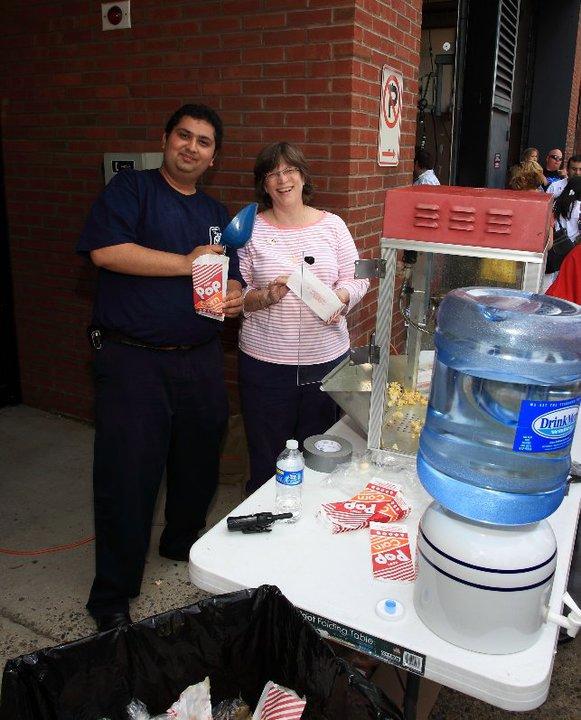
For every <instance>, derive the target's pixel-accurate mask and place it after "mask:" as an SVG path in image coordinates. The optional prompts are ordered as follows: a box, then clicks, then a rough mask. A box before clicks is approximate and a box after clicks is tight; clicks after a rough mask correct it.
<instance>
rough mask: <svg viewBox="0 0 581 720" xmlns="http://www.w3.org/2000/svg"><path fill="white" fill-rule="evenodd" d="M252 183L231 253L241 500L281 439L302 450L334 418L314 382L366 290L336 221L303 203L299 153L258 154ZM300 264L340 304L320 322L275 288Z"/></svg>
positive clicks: (344, 337)
mask: <svg viewBox="0 0 581 720" xmlns="http://www.w3.org/2000/svg"><path fill="white" fill-rule="evenodd" d="M254 183H255V190H256V197H257V199H258V200H259V202H261V203H262V205H263V206H264V208H265V209H264V211H263V212H261V213H260V214H259V215H258V216H257V219H256V223H255V226H254V232H253V234H252V238H251V240H250V241H249V242H248V243H247V244H246V245H245V247H244V248H242V249H241V250H239V258H240V271H241V273H242V276H243V278H244V280H245V282H246V283H247V285H246V288H245V290H244V313H243V319H242V324H241V328H240V334H239V348H240V352H239V361H238V369H239V387H240V398H241V407H242V416H243V420H244V427H245V430H246V437H247V441H248V451H249V456H250V473H251V476H250V480H249V482H248V484H247V491H248V492H249V493H250V492H254V491H255V490H256V489H257V488H259V487H260V486H261V485H263V484H264V483H265V482H266V481H267V480H268V479H269V478H270V477H272V475H273V474H274V471H275V463H276V458H277V456H278V454H279V453H280V451H281V450H282V449H283V448H284V444H285V442H286V440H288V439H289V438H294V439H296V440H298V441H299V443H300V444H302V443H303V442H304V441H305V439H306V438H307V437H309V436H310V435H316V434H320V433H324V432H325V431H326V430H328V428H329V427H330V426H331V425H332V424H333V423H334V422H336V420H337V419H338V412H337V410H338V409H337V406H336V404H335V402H334V401H333V400H332V399H331V397H330V396H329V395H328V394H327V393H325V392H322V391H321V386H320V385H321V383H320V381H321V380H322V378H324V377H325V375H327V374H328V373H329V372H330V371H331V370H332V369H333V368H334V367H335V366H336V365H338V364H339V363H340V362H341V361H342V360H343V359H344V358H345V357H347V355H348V352H349V332H348V330H347V321H346V318H345V315H346V314H347V313H348V312H349V311H350V310H351V309H352V308H353V307H354V306H355V305H356V304H357V303H358V302H359V301H360V300H361V298H362V297H363V295H364V294H365V292H366V291H367V288H368V286H369V282H368V281H367V280H356V279H355V278H354V269H355V266H354V263H355V261H356V260H357V259H358V253H357V249H356V247H355V243H354V242H353V238H352V237H351V233H350V232H349V230H348V229H347V226H346V225H345V223H344V222H343V220H341V218H340V217H338V216H337V215H334V214H332V213H330V212H326V211H323V210H318V209H317V208H315V207H313V206H312V205H311V204H310V203H311V199H312V196H313V182H312V178H311V171H310V169H309V166H308V164H307V161H306V159H305V156H304V155H303V153H302V151H301V150H300V148H298V147H297V146H296V145H293V144H291V143H288V142H277V143H274V144H271V145H268V146H267V147H265V148H264V149H263V150H262V151H261V152H260V153H259V155H258V157H257V159H256V163H255V165H254ZM304 261H308V262H310V264H309V269H310V271H311V272H313V273H314V274H315V275H316V276H317V277H318V279H319V280H321V281H322V282H323V283H325V285H327V286H328V287H330V288H332V290H333V291H334V293H335V294H336V295H337V297H338V298H339V300H340V301H341V303H342V304H343V307H342V310H341V311H340V312H338V313H336V314H335V316H333V317H332V318H331V319H330V320H329V321H328V322H327V323H325V322H323V320H321V319H320V318H319V317H318V316H317V315H316V314H315V313H314V312H313V311H312V310H311V309H310V308H309V307H308V306H307V305H306V304H305V303H303V302H302V300H300V299H299V298H298V297H297V296H296V295H295V294H293V293H291V292H289V289H288V287H287V286H286V284H285V283H286V280H287V279H288V276H289V275H290V274H291V273H292V272H293V271H294V270H295V269H297V268H299V267H301V265H302V263H303V262H304Z"/></svg>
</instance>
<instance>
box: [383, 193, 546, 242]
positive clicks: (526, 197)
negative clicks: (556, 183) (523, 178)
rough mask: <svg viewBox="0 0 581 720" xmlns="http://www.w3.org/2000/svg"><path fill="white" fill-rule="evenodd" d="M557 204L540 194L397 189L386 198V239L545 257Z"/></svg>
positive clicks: (384, 228) (384, 220) (384, 219)
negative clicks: (511, 251) (473, 247)
mask: <svg viewBox="0 0 581 720" xmlns="http://www.w3.org/2000/svg"><path fill="white" fill-rule="evenodd" d="M553 199H554V198H553V196H552V195H550V194H548V193H544V192H538V191H536V190H529V191H516V190H498V189H490V188H472V187H455V186H448V185H415V186H411V187H402V188H394V189H393V190H388V191H387V192H386V194H385V211H384V217H383V237H385V238H397V239H401V240H418V241H424V242H435V243H445V244H451V245H468V246H479V247H488V248H503V249H511V250H526V251H529V252H539V253H542V252H543V251H544V249H545V245H546V241H547V235H548V232H549V228H550V227H551V223H552V213H551V205H552V200H553Z"/></svg>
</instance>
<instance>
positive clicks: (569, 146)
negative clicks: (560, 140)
mask: <svg viewBox="0 0 581 720" xmlns="http://www.w3.org/2000/svg"><path fill="white" fill-rule="evenodd" d="M579 17H580V19H581V13H580V14H579ZM579 153H581V23H579V26H578V28H577V43H576V46H575V66H574V69H573V82H572V83H571V105H570V107H569V121H568V123H567V141H566V144H565V157H566V158H568V157H570V156H571V155H577V154H579Z"/></svg>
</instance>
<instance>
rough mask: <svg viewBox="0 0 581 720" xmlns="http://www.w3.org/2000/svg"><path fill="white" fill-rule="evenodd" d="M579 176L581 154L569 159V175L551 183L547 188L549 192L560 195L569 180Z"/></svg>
mask: <svg viewBox="0 0 581 720" xmlns="http://www.w3.org/2000/svg"><path fill="white" fill-rule="evenodd" d="M579 176H581V155H571V157H570V158H569V160H568V161H567V177H566V178H563V179H562V180H556V181H555V182H553V183H551V184H550V185H549V187H548V188H547V192H549V193H551V195H554V196H555V197H559V195H560V194H561V193H562V192H563V190H564V189H565V186H566V185H567V183H568V182H569V180H572V179H573V178H574V177H579Z"/></svg>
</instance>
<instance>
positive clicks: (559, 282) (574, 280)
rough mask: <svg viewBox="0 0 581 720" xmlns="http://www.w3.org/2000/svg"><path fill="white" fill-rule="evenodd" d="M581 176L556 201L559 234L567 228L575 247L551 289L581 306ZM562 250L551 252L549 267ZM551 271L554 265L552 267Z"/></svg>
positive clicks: (550, 292) (556, 248) (556, 221)
mask: <svg viewBox="0 0 581 720" xmlns="http://www.w3.org/2000/svg"><path fill="white" fill-rule="evenodd" d="M580 210H581V176H577V177H573V178H571V180H569V182H568V183H567V185H566V186H565V189H564V190H563V192H562V193H561V194H560V195H559V197H558V198H557V199H556V200H555V205H554V207H553V213H554V216H555V234H556V233H557V231H558V229H559V228H563V229H564V230H565V231H566V233H567V236H568V238H569V241H570V242H571V244H574V245H575V247H574V248H573V249H572V250H570V251H569V252H568V254H567V255H566V256H565V258H564V259H562V264H561V266H560V268H559V271H558V274H557V275H556V279H555V277H553V280H554V282H553V283H552V285H551V286H550V287H549V289H548V290H547V295H553V296H555V297H560V298H563V299H564V300H571V301H572V302H575V303H578V304H581V245H580V243H581V228H580V223H581V216H580ZM556 253H557V254H558V247H557V246H556V245H554V246H553V248H552V249H551V250H549V256H548V257H547V265H549V262H550V261H551V260H555V259H556V258H555V257H554V256H555V254H556ZM549 269H550V266H549Z"/></svg>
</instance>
